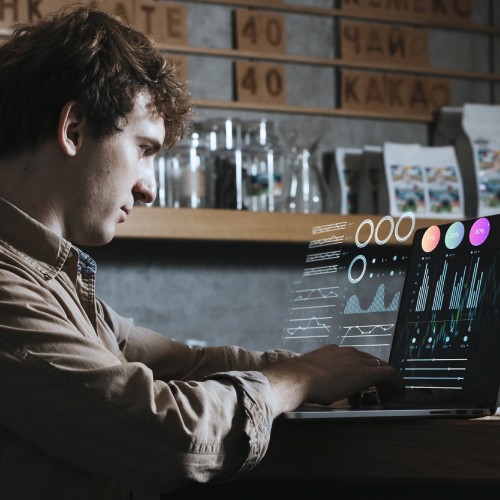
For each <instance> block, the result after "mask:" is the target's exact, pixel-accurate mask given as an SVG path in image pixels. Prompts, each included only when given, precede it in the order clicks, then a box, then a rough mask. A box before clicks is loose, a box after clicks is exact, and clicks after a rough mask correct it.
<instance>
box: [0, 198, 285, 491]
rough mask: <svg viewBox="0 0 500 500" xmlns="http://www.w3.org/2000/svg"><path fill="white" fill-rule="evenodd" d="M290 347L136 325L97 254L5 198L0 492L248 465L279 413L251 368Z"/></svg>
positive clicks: (135, 485) (102, 484)
mask: <svg viewBox="0 0 500 500" xmlns="http://www.w3.org/2000/svg"><path fill="white" fill-rule="evenodd" d="M94 267H95V266H94ZM291 355H292V354H291V353H288V352H286V351H269V352H266V353H255V352H254V353H252V352H247V351H245V350H243V349H241V348H238V347H224V348H222V347H209V348H205V349H190V348H188V347H187V346H186V345H184V344H182V343H179V342H175V341H173V340H170V339H168V338H166V337H165V336H163V335H160V334H158V333H155V332H152V331H150V330H147V329H145V328H140V327H137V326H135V325H134V323H133V321H132V320H131V319H125V318H123V317H121V316H119V315H118V314H117V313H115V312H114V311H113V310H112V309H110V308H109V307H108V306H106V305H105V304H104V303H103V302H101V301H99V300H98V299H96V297H95V269H94V268H93V261H92V260H91V259H89V258H87V257H86V256H85V254H80V253H79V251H77V250H76V249H75V248H74V247H72V245H71V244H70V243H69V242H68V241H66V240H64V239H61V238H59V237H58V236H57V235H55V234H54V233H52V232H51V231H49V230H48V229H47V228H45V227H44V226H43V225H41V224H39V223H38V222H36V221H35V220H33V219H32V218H30V217H29V216H27V215H26V214H25V213H23V212H21V211H20V210H18V209H17V208H16V207H14V206H13V205H11V204H9V203H7V202H6V201H4V200H2V199H0V498H1V499H2V500H26V499H50V500H58V499H61V500H62V499H64V500H69V499H71V500H79V499H82V500H83V499H85V500H99V499H102V500H114V499H130V498H145V497H146V496H147V495H157V494H160V493H165V492H168V491H171V490H172V489H175V488H177V487H180V486H182V485H183V484H186V483H187V482H189V481H201V482H205V481H209V480H228V479H230V478H232V477H234V475H235V474H240V473H243V472H245V471H246V470H248V469H250V468H251V467H253V466H254V465H255V464H257V463H258V462H259V460H260V459H261V458H262V457H263V455H264V453H265V451H266V448H267V444H268V441H269V435H270V430H271V425H272V417H271V408H270V405H271V404H272V397H273V395H272V392H271V390H270V386H269V383H268V381H267V379H266V378H265V377H264V376H263V375H262V374H261V373H260V372H258V371H255V370H258V369H261V368H262V367H264V366H266V365H267V364H269V363H271V362H273V361H275V360H277V359H280V358H283V357H289V356H291ZM132 492H134V493H132Z"/></svg>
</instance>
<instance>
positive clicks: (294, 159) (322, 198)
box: [283, 132, 328, 214]
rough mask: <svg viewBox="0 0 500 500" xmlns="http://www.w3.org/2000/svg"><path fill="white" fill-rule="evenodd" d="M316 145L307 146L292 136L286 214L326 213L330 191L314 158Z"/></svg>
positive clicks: (294, 135) (288, 153)
mask: <svg viewBox="0 0 500 500" xmlns="http://www.w3.org/2000/svg"><path fill="white" fill-rule="evenodd" d="M317 142H318V141H315V142H314V143H313V144H312V145H311V146H309V147H305V146H303V145H300V144H299V141H298V138H297V133H296V132H292V134H291V135H290V138H289V145H288V150H287V154H286V166H285V172H284V182H283V210H284V211H285V212H293V213H297V212H298V213H306V214H307V213H320V212H323V211H324V206H325V204H326V198H327V197H328V189H327V186H326V183H325V181H324V179H323V176H322V174H321V172H320V170H319V168H318V166H317V163H316V160H315V156H314V153H315V151H316V147H317Z"/></svg>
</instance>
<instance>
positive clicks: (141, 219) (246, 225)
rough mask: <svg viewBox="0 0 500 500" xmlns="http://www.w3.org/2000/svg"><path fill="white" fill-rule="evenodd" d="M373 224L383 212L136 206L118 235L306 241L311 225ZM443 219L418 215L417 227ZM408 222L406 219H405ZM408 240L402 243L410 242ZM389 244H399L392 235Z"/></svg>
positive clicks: (365, 233)
mask: <svg viewBox="0 0 500 500" xmlns="http://www.w3.org/2000/svg"><path fill="white" fill-rule="evenodd" d="M367 218H369V219H371V220H372V221H373V222H374V223H375V224H376V223H377V222H378V221H379V220H380V219H381V218H382V216H379V215H374V216H367V215H341V214H334V213H323V214H287V213H268V212H246V211H243V212H242V211H237V210H219V209H188V208H180V209H174V208H159V207H151V208H145V207H136V208H135V209H134V211H133V212H132V214H131V215H130V216H129V218H128V220H127V222H126V223H124V224H121V225H119V226H118V228H117V233H116V236H117V238H143V239H187V240H209V241H240V242H255V243H259V242H277V243H280V242H281V243H308V242H310V241H311V240H313V239H319V238H321V236H314V235H313V234H312V229H313V228H314V227H316V226H324V225H327V224H334V223H337V222H344V221H346V222H347V223H348V224H353V225H354V224H355V225H356V226H359V225H360V224H361V223H362V222H363V221H364V220H365V219H367ZM439 222H441V223H442V222H446V221H442V220H441V221H436V220H434V219H417V221H416V224H415V226H416V228H420V227H428V226H431V225H433V224H437V223H439ZM408 224H409V220H408ZM368 232H369V226H368V225H367V224H365V227H364V230H363V231H361V232H360V239H361V241H365V238H368V236H369V235H368ZM410 242H411V241H410V240H407V241H405V242H403V243H402V244H409V243H410ZM388 243H389V244H401V243H399V242H398V241H397V240H396V239H395V238H394V237H393V238H391V240H390V241H389V242H388Z"/></svg>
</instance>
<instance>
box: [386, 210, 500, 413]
mask: <svg viewBox="0 0 500 500" xmlns="http://www.w3.org/2000/svg"><path fill="white" fill-rule="evenodd" d="M396 331H397V335H395V337H394V340H393V344H392V349H391V355H390V363H391V364H392V365H393V366H394V367H396V368H397V369H398V370H399V371H400V373H401V375H402V377H403V379H404V381H405V385H406V387H407V392H408V393H411V392H413V393H416V392H417V391H418V392H423V391H428V392H430V393H432V394H433V395H436V396H437V397H438V399H442V400H450V401H454V402H460V403H466V404H473V405H478V406H489V407H490V408H493V407H495V405H496V400H497V395H498V388H499V383H500V215H495V216H489V217H482V218H479V219H474V220H469V221H463V222H454V223H450V224H444V225H439V226H431V227H429V228H427V229H420V230H418V231H416V233H415V236H414V243H413V247H412V253H411V257H410V262H409V264H408V270H407V275H406V280H405V285H404V290H403V294H402V297H401V302H400V308H399V315H398V320H397V326H396Z"/></svg>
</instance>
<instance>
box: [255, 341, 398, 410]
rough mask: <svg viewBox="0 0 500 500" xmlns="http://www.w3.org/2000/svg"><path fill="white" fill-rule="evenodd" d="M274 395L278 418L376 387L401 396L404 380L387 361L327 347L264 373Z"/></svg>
mask: <svg viewBox="0 0 500 500" xmlns="http://www.w3.org/2000/svg"><path fill="white" fill-rule="evenodd" d="M263 373H264V375H265V376H266V377H267V378H268V380H269V383H270V384H271V388H272V389H273V391H274V394H275V408H274V410H275V412H274V413H275V416H278V415H279V414H280V413H282V412H284V411H289V410H293V409H295V408H296V407H297V406H299V405H300V404H302V403H305V402H311V403H320V404H329V403H332V402H334V401H338V400H340V399H344V398H348V397H351V396H353V395H356V394H358V393H360V392H361V391H363V390H365V389H368V388H369V387H372V386H376V387H377V389H378V391H379V394H380V395H381V396H382V397H390V396H397V397H399V396H402V395H403V393H404V386H403V381H402V380H401V378H400V376H399V375H398V373H397V372H396V371H395V370H394V368H392V367H391V366H389V365H388V364H387V363H385V362H384V361H381V360H379V359H378V358H376V357H374V356H371V355H370V354H366V353H363V352H361V351H358V350H357V349H354V348H352V347H339V346H337V345H327V346H325V347H321V348H319V349H316V350H314V351H311V352H309V353H307V354H303V355H301V356H299V357H298V358H295V359H290V360H286V361H282V362H280V363H277V364H275V365H272V366H269V367H268V368H266V369H264V370H263Z"/></svg>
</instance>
